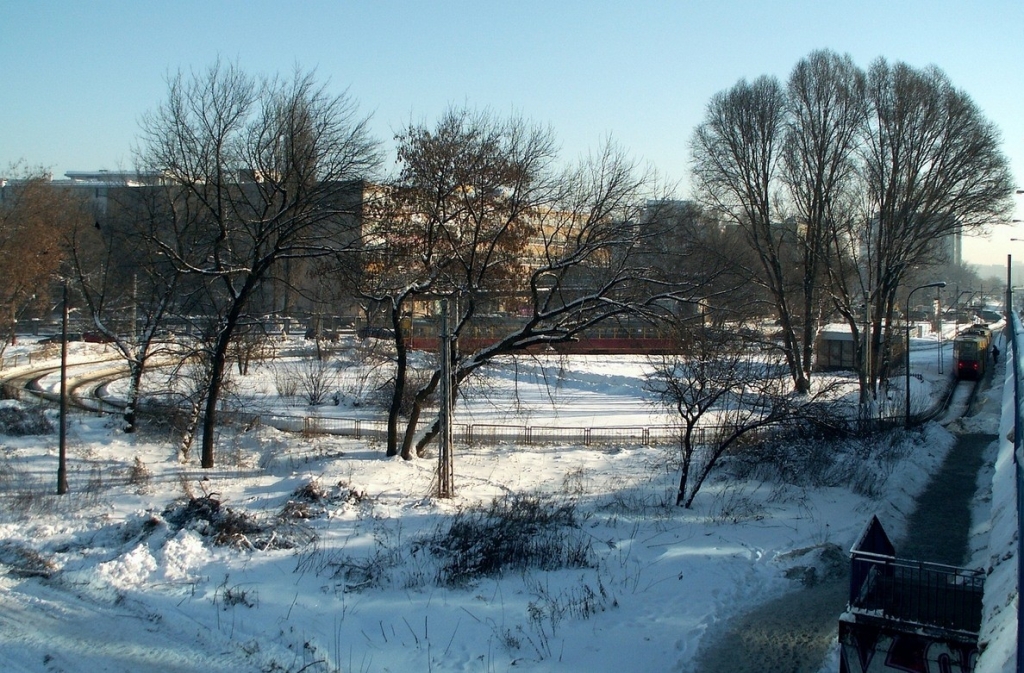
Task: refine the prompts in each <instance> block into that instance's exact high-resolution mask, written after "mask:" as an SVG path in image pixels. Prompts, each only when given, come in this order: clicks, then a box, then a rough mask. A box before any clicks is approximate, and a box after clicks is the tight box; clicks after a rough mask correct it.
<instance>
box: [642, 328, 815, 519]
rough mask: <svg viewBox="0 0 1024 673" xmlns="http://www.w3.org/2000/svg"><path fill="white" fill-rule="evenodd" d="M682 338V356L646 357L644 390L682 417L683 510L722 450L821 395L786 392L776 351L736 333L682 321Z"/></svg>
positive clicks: (790, 418) (793, 416)
mask: <svg viewBox="0 0 1024 673" xmlns="http://www.w3.org/2000/svg"><path fill="white" fill-rule="evenodd" d="M681 335H682V338H683V339H684V340H685V342H686V354H685V355H681V356H666V357H663V358H661V359H660V360H657V361H653V362H652V364H653V365H654V369H653V371H652V373H651V375H650V376H649V378H648V381H647V387H648V389H649V390H651V391H652V392H653V393H655V394H656V395H657V396H658V397H659V399H660V400H661V402H662V404H664V406H666V407H667V408H669V409H671V410H672V411H674V412H675V413H676V414H677V415H678V416H679V419H680V421H682V428H681V432H680V451H681V453H680V462H681V468H680V469H681V471H680V475H679V488H678V491H677V493H676V505H680V506H683V507H686V508H689V507H690V506H691V505H693V500H694V498H696V497H697V493H698V492H699V491H700V489H701V487H702V486H703V485H704V482H705V481H706V479H707V478H708V476H709V475H710V474H711V472H712V470H714V468H715V467H716V466H717V465H718V462H719V461H720V460H721V458H722V457H723V456H724V455H725V454H726V453H728V452H729V451H733V450H736V449H737V448H739V447H741V446H744V445H746V444H748V443H750V442H753V441H757V439H758V437H759V434H760V433H763V431H764V430H765V429H767V428H770V427H772V426H777V425H780V424H783V423H790V422H794V421H796V420H798V419H799V418H800V416H801V415H802V413H803V412H804V411H805V410H808V409H812V408H814V404H815V402H816V401H817V400H819V399H823V398H827V392H826V391H818V392H816V393H815V394H813V395H809V396H808V395H799V396H794V395H792V394H790V393H789V389H790V384H789V382H788V377H787V375H786V368H785V364H784V360H783V359H782V357H781V354H780V353H779V352H778V351H767V352H762V351H760V350H755V349H751V348H750V346H749V344H748V343H746V342H745V341H744V340H743V339H742V337H741V336H740V335H739V333H738V332H737V331H736V330H728V331H721V330H717V329H708V328H704V327H700V326H696V327H692V326H682V329H681Z"/></svg>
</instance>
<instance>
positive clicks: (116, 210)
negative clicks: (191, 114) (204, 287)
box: [67, 181, 183, 433]
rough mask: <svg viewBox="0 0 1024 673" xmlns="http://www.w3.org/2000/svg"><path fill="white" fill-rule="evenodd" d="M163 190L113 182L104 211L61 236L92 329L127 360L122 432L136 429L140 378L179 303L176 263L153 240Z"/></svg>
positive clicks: (160, 221)
mask: <svg viewBox="0 0 1024 673" xmlns="http://www.w3.org/2000/svg"><path fill="white" fill-rule="evenodd" d="M140 182H141V181H140ZM167 195H168V192H167V190H166V189H164V188H163V187H155V186H152V185H150V186H145V185H141V184H140V185H132V186H129V185H128V184H121V185H112V186H110V187H108V205H107V209H106V210H107V212H106V213H104V214H101V215H99V219H97V220H96V221H95V222H94V223H93V224H82V225H80V226H78V227H75V228H74V229H72V230H71V231H70V232H68V236H67V248H68V251H69V255H70V258H71V266H72V268H73V274H74V277H75V281H76V283H75V285H76V289H77V290H78V291H79V293H80V294H81V296H82V298H83V302H84V304H85V308H86V310H87V311H88V314H89V316H90V320H91V322H92V324H93V328H94V329H95V330H96V331H97V332H98V333H100V334H102V335H103V336H104V337H105V338H106V339H107V340H108V341H109V342H110V343H111V344H113V346H114V347H115V348H116V349H117V351H118V352H119V353H120V355H121V357H122V358H124V360H125V362H126V363H127V365H128V372H129V386H128V392H127V393H126V402H127V403H126V405H125V409H124V414H123V417H124V423H125V425H124V431H125V432H128V433H130V432H134V431H135V430H136V427H137V422H138V406H139V398H140V395H141V392H142V378H143V376H144V373H145V371H146V367H147V365H148V364H149V362H150V360H151V359H152V358H153V356H154V355H158V354H159V353H160V352H161V344H162V342H161V338H162V335H161V332H162V331H163V327H164V326H165V323H166V318H167V317H168V316H169V315H171V314H172V312H173V311H176V310H178V309H180V308H182V306H183V304H182V303H181V302H179V301H178V299H179V297H178V294H179V292H180V291H181V288H182V284H181V278H182V273H181V269H179V268H177V267H175V265H174V264H172V263H171V262H170V260H169V259H168V257H167V256H166V255H164V254H163V253H162V250H161V249H160V247H159V246H158V245H156V243H155V242H156V241H157V240H159V233H160V232H159V230H160V228H162V227H163V226H164V223H165V222H166V221H167V220H168V218H169V217H170V215H169V210H168V209H169V207H170V204H169V203H168V202H167V201H166V197H167Z"/></svg>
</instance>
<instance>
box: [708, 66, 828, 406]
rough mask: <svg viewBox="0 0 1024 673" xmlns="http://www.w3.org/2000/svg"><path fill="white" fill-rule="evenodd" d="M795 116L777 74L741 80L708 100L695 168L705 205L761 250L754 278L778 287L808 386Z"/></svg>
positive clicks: (790, 354)
mask: <svg viewBox="0 0 1024 673" xmlns="http://www.w3.org/2000/svg"><path fill="white" fill-rule="evenodd" d="M787 114H788V99H787V96H786V92H785V90H784V89H783V88H782V85H781V84H779V82H778V81H777V80H776V79H774V78H771V77H765V76H762V77H759V78H757V79H756V80H754V81H753V82H747V81H746V80H741V81H740V82H738V83H737V84H736V85H735V86H733V87H732V88H731V89H729V90H728V91H724V92H721V93H718V94H716V95H715V96H714V97H712V99H711V101H710V102H709V103H708V107H707V112H706V114H705V119H704V121H703V122H702V123H701V124H700V125H699V126H698V127H697V129H696V131H695V132H694V135H693V139H692V142H691V150H692V155H693V159H692V167H693V175H694V178H695V181H696V190H697V193H698V195H699V197H700V198H701V200H702V201H703V202H704V204H705V205H706V206H707V207H708V208H709V209H710V210H711V211H712V212H714V213H716V214H717V215H719V216H720V217H722V218H723V219H725V220H726V221H728V222H730V223H732V224H735V225H737V226H739V227H740V228H741V230H742V231H743V232H744V234H745V237H746V239H747V242H748V244H749V245H750V247H751V248H752V249H753V250H755V251H756V253H757V256H758V260H759V262H760V266H761V273H759V274H756V275H752V276H751V278H752V279H756V280H757V281H758V282H760V283H762V284H763V285H764V287H765V288H766V289H767V290H768V292H769V293H770V296H771V298H772V303H773V308H774V313H775V315H776V317H777V318H778V320H779V324H780V328H781V335H782V346H781V347H782V352H783V354H784V355H785V358H786V362H787V364H788V366H789V371H790V376H791V377H792V380H793V383H794V386H795V388H796V390H797V391H799V392H807V391H808V390H809V389H810V376H809V371H810V365H809V363H805V358H806V353H807V352H809V347H806V346H803V345H801V344H802V341H803V339H802V338H801V337H802V336H803V334H802V333H801V332H800V331H798V328H799V325H800V324H801V323H806V321H807V320H808V319H810V316H807V315H803V314H801V311H800V308H801V305H800V302H799V301H798V300H797V296H798V295H797V294H796V289H797V288H799V287H800V286H801V284H800V283H799V282H794V275H793V273H791V270H792V268H793V266H794V265H793V261H794V258H793V257H792V253H793V250H794V249H795V247H796V240H797V238H798V232H797V227H796V223H795V222H792V221H790V222H786V221H785V211H784V210H782V208H781V203H780V199H781V195H780V190H781V184H780V163H781V160H782V156H783V151H782V150H783V145H784V139H785V132H786V124H787V119H788V117H787ZM780 211H781V212H780Z"/></svg>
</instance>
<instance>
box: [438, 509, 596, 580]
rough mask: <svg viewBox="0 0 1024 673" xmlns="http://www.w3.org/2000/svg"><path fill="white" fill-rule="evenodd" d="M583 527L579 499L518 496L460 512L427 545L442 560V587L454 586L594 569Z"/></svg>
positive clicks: (439, 574)
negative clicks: (517, 574) (523, 573)
mask: <svg viewBox="0 0 1024 673" xmlns="http://www.w3.org/2000/svg"><path fill="white" fill-rule="evenodd" d="M578 529H579V521H578V519H577V516H576V503H575V502H574V501H571V500H561V501H559V500H551V499H546V498H542V497H540V496H531V495H518V494H517V495H508V496H505V497H504V498H495V499H494V500H492V501H491V504H490V505H489V506H488V507H475V508H469V509H464V510H461V511H459V512H457V513H456V514H455V515H454V516H453V517H452V518H451V521H450V522H449V523H447V524H446V525H444V526H442V527H440V528H438V530H437V531H435V533H434V535H433V537H431V538H430V539H429V540H428V541H427V542H426V545H427V547H428V549H429V550H430V552H431V553H432V554H433V555H434V556H435V557H437V558H439V559H440V561H441V565H440V566H439V568H438V571H437V573H438V576H437V581H438V584H441V585H443V586H452V585H460V584H465V583H467V582H470V581H472V580H474V579H476V578H479V577H487V576H493V575H500V574H501V573H503V572H505V571H507V570H523V569H526V568H540V569H542V570H556V569H561V568H585V567H589V566H591V565H593V549H592V547H591V544H590V541H589V540H588V539H587V538H586V537H585V536H584V535H583V534H582V533H580V532H579V530H578Z"/></svg>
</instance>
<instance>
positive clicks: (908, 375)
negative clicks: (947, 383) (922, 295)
mask: <svg viewBox="0 0 1024 673" xmlns="http://www.w3.org/2000/svg"><path fill="white" fill-rule="evenodd" d="M929 287H939V288H942V287H946V281H944V280H943V281H939V282H938V283H928V284H927V285H918V286H917V287H915V288H914V289H913V290H911V291H910V293H909V294H907V367H906V369H907V372H906V373H907V385H906V388H907V408H906V420H905V422H904V425H905V427H907V428H908V429H909V428H910V306H911V304H910V298H911V297H913V296H914V293H915V292H917V291H918V290H924V289H925V288H929Z"/></svg>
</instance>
